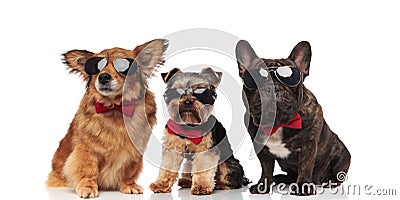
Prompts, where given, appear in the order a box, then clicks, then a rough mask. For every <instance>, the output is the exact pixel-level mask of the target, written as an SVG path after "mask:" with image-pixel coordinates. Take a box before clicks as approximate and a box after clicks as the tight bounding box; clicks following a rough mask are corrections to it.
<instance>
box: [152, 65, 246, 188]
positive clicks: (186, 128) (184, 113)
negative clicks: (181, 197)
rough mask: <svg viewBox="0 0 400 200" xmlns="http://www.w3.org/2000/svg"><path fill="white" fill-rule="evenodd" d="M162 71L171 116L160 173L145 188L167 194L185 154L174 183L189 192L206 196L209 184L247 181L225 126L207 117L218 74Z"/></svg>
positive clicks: (229, 185) (232, 184)
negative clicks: (180, 171)
mask: <svg viewBox="0 0 400 200" xmlns="http://www.w3.org/2000/svg"><path fill="white" fill-rule="evenodd" d="M161 75H162V77H163V80H164V82H165V83H167V90H166V92H165V94H164V100H165V103H166V104H167V108H168V113H169V117H170V119H169V120H168V122H167V124H166V126H165V130H164V136H163V139H164V141H163V152H162V161H161V166H160V171H159V175H158V178H157V180H156V181H155V182H154V183H152V184H151V185H150V189H151V190H152V191H153V192H155V193H166V192H171V187H172V185H173V184H174V183H175V181H176V180H177V178H178V171H179V170H180V167H181V164H182V161H183V160H184V158H186V162H185V163H184V167H183V171H182V177H181V178H180V179H179V181H178V185H179V186H181V187H183V188H189V187H191V193H192V194H195V195H207V194H211V193H212V191H213V190H214V188H215V189H223V190H225V189H233V188H240V187H242V185H244V184H247V183H248V180H247V179H246V178H245V177H244V172H243V167H242V166H241V165H240V163H239V161H238V160H237V159H236V158H235V157H234V156H233V151H232V149H231V145H230V143H229V141H228V138H227V137H226V131H225V128H224V127H223V126H222V124H221V123H220V122H219V121H218V120H217V119H216V118H215V116H214V115H212V111H213V108H214V101H215V99H216V97H217V94H216V87H217V86H218V85H219V83H220V82H221V76H222V73H221V72H215V71H214V70H213V69H211V68H208V67H207V68H203V69H202V70H201V72H200V73H193V72H182V71H180V70H179V69H177V68H174V69H172V70H171V71H170V72H168V73H162V74H161Z"/></svg>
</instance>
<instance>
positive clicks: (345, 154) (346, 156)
mask: <svg viewBox="0 0 400 200" xmlns="http://www.w3.org/2000/svg"><path fill="white" fill-rule="evenodd" d="M343 147H344V146H343ZM350 160H351V155H350V152H349V151H348V150H347V148H346V147H344V149H343V150H342V151H341V153H339V154H338V157H337V158H336V159H335V160H332V162H331V164H330V166H329V172H328V175H327V182H328V185H326V186H325V187H337V186H339V185H341V184H342V183H343V182H344V181H345V180H346V179H347V171H348V170H349V167H350Z"/></svg>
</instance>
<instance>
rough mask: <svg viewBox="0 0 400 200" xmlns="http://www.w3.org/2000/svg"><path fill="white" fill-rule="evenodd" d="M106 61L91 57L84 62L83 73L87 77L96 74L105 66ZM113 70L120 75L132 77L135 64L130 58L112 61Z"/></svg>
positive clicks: (101, 58) (102, 58) (135, 67)
mask: <svg viewBox="0 0 400 200" xmlns="http://www.w3.org/2000/svg"><path fill="white" fill-rule="evenodd" d="M107 63H108V61H107V59H106V58H104V57H93V58H90V59H88V60H87V61H86V63H85V72H86V73H87V74H88V75H95V74H98V73H99V72H100V71H101V70H103V69H104V67H106V66H107ZM113 67H114V69H115V70H116V71H117V72H118V73H119V74H121V75H123V76H127V75H132V74H133V73H135V72H136V70H137V68H138V67H137V63H136V61H135V60H134V59H132V58H116V59H115V60H114V61H113Z"/></svg>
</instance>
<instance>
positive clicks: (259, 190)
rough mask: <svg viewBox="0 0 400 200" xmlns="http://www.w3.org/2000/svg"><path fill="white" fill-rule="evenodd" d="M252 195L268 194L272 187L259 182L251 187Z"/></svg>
mask: <svg viewBox="0 0 400 200" xmlns="http://www.w3.org/2000/svg"><path fill="white" fill-rule="evenodd" d="M249 190H250V193H252V194H268V193H269V191H270V186H269V185H268V184H266V183H263V182H259V183H257V184H255V185H252V186H250V189H249Z"/></svg>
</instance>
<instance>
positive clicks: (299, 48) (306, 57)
mask: <svg viewBox="0 0 400 200" xmlns="http://www.w3.org/2000/svg"><path fill="white" fill-rule="evenodd" d="M288 58H289V59H290V60H292V61H294V63H296V66H297V67H298V68H299V69H300V71H301V72H302V73H303V74H304V77H306V76H308V74H309V71H310V62H311V45H310V43H308V42H307V41H302V42H299V43H298V44H297V45H296V46H295V47H294V48H293V50H292V52H291V53H290V55H289V57H288Z"/></svg>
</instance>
